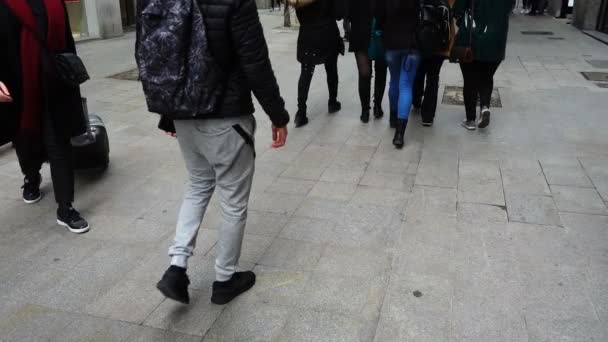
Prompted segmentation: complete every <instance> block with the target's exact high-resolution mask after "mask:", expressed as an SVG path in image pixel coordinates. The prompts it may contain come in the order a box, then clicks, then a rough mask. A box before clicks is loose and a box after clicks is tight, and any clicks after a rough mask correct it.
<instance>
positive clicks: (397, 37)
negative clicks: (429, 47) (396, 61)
mask: <svg viewBox="0 0 608 342" xmlns="http://www.w3.org/2000/svg"><path fill="white" fill-rule="evenodd" d="M419 13H420V0H376V18H377V20H378V29H380V30H383V31H384V46H385V48H386V49H387V50H409V49H416V48H417V45H418V44H417V42H416V28H417V27H418V16H419Z"/></svg>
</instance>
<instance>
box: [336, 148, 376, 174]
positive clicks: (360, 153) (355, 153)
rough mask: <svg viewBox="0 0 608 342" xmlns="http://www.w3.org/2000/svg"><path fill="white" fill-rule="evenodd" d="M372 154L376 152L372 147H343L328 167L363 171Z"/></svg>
mask: <svg viewBox="0 0 608 342" xmlns="http://www.w3.org/2000/svg"><path fill="white" fill-rule="evenodd" d="M374 152H376V149H375V148H374V147H362V146H348V145H344V146H343V147H342V149H341V150H340V152H339V153H338V154H337V155H336V156H335V158H334V160H333V161H332V163H331V165H330V166H331V167H335V168H342V169H356V170H361V169H365V168H366V167H367V165H368V164H369V162H370V161H371V159H372V156H373V155H374Z"/></svg>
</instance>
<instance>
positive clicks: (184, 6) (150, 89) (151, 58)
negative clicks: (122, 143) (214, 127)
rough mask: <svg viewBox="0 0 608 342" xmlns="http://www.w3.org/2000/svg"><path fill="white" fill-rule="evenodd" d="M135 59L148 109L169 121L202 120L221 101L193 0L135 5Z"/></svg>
mask: <svg viewBox="0 0 608 342" xmlns="http://www.w3.org/2000/svg"><path fill="white" fill-rule="evenodd" d="M137 7H138V8H137V30H136V34H137V39H136V43H135V59H136V61H137V66H138V68H139V78H140V81H141V83H142V86H143V90H144V94H145V96H146V102H147V104H148V110H149V111H150V112H153V113H158V114H161V115H164V116H167V117H168V118H171V119H186V118H193V117H204V116H205V115H208V114H211V113H213V112H214V111H215V110H216V109H217V107H218V104H219V102H220V101H221V100H222V98H223V94H224V90H225V87H226V74H225V72H224V71H222V68H221V67H220V66H219V64H218V63H217V62H216V60H215V59H214V57H213V55H212V54H211V51H210V48H209V42H208V40H207V31H206V27H205V21H204V18H203V14H202V12H201V9H200V7H199V5H198V3H197V0H138V1H137Z"/></svg>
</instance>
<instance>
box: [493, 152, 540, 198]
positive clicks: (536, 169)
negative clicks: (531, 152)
mask: <svg viewBox="0 0 608 342" xmlns="http://www.w3.org/2000/svg"><path fill="white" fill-rule="evenodd" d="M500 170H501V173H502V182H503V185H504V189H505V193H506V194H507V195H508V194H510V193H524V194H532V195H545V196H548V195H550V194H551V192H550V191H549V187H548V185H547V182H546V180H545V176H544V174H543V172H542V170H541V168H540V164H539V163H538V161H536V160H516V159H512V160H502V161H501V162H500Z"/></svg>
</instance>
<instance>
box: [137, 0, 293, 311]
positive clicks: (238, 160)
mask: <svg viewBox="0 0 608 342" xmlns="http://www.w3.org/2000/svg"><path fill="white" fill-rule="evenodd" d="M189 4H191V5H189ZM172 5H174V6H176V7H175V8H172V7H171V6H172ZM138 6H139V10H138V13H146V12H148V11H151V12H156V11H159V10H160V11H163V10H167V11H171V12H172V13H175V14H176V15H177V16H183V17H184V18H186V17H190V16H192V17H193V18H194V20H192V21H191V22H190V24H184V25H182V26H179V25H177V26H175V23H174V22H173V21H170V20H167V21H161V22H160V23H159V22H157V21H156V18H155V17H154V18H153V19H152V20H151V21H148V20H149V18H150V17H149V16H144V15H140V16H139V17H138V23H137V37H138V38H137V44H136V57H137V62H138V66H139V70H140V75H141V80H142V85H143V87H144V93H145V95H146V100H147V103H148V108H149V109H150V111H153V112H156V113H159V114H161V122H160V124H159V127H160V128H162V129H164V130H166V131H167V132H169V133H170V134H176V135H177V140H178V142H179V147H180V150H181V152H182V155H183V158H184V162H185V164H186V168H187V169H188V173H189V176H190V179H189V185H188V189H187V191H186V194H185V196H184V200H183V203H182V206H181V209H180V211H179V216H178V220H177V227H176V233H175V242H174V244H173V246H171V248H170V250H169V255H170V257H171V266H170V267H169V269H168V270H167V271H166V272H165V274H164V275H163V277H162V279H161V280H160V282H159V283H158V284H157V288H158V289H159V290H160V291H161V292H162V293H163V294H164V295H165V296H166V297H168V298H171V299H173V300H176V301H179V302H182V303H189V300H190V298H189V295H188V285H189V284H190V282H189V279H188V276H187V268H188V260H189V258H190V257H191V256H192V255H193V253H194V251H195V245H196V239H197V236H198V232H199V228H200V224H201V222H202V220H203V217H204V215H205V212H206V210H207V206H208V205H209V201H210V200H211V196H212V195H213V193H214V192H215V190H216V188H217V191H218V192H219V196H220V206H221V212H222V223H221V226H220V227H219V239H218V242H217V258H216V262H215V272H216V281H215V282H214V283H213V289H212V290H213V292H212V296H211V301H212V302H213V303H215V304H226V303H228V302H230V301H231V300H233V299H234V298H236V297H237V296H238V295H240V294H241V293H243V292H245V291H247V290H249V289H250V288H251V287H253V286H254V284H255V274H254V273H253V272H239V271H238V263H239V258H240V255H241V245H242V242H243V236H244V231H245V224H246V220H247V207H248V201H249V195H250V192H251V185H252V184H251V183H252V179H253V174H254V168H255V165H254V162H255V160H254V159H255V148H254V146H255V144H254V136H255V130H256V123H255V119H254V117H253V115H252V114H253V112H254V106H253V102H252V97H251V93H252V92H253V93H255V95H256V97H257V99H258V101H259V102H260V104H261V105H262V108H263V109H264V111H265V112H266V113H267V114H268V115H269V117H270V120H271V121H272V124H273V126H272V133H273V140H274V143H273V147H281V146H283V145H284V144H285V140H286V138H287V128H286V127H287V124H288V122H289V115H288V114H287V111H286V110H285V103H284V101H283V99H282V98H281V94H280V92H279V87H278V85H277V81H276V78H275V76H274V72H273V70H272V66H271V64H270V59H269V55H268V47H267V44H266V41H265V38H264V33H263V30H262V25H261V23H260V20H259V17H258V12H257V8H256V3H255V1H254V0H222V1H217V0H197V1H195V2H193V3H191V2H190V1H188V0H184V1H179V0H178V1H177V2H175V3H166V2H161V3H158V2H156V1H145V0H141V1H139V2H138ZM156 6H160V7H161V8H158V7H156ZM208 18H212V19H213V20H207V19H208ZM179 22H180V23H188V21H187V20H180V21H179ZM168 35H171V37H172V38H173V39H170V40H166V37H167V36H168ZM167 41H170V42H172V44H166V42H167ZM184 54H186V55H184ZM168 61H169V62H168ZM184 63H188V65H189V68H188V70H189V73H187V74H181V73H180V70H182V69H183V64H184ZM200 76H204V77H203V78H201V77H200ZM176 79H177V81H175V80H176ZM158 84H161V85H162V86H158ZM167 89H172V91H167ZM175 93H178V94H180V95H179V96H174V94H175ZM176 101H178V102H176ZM201 238H207V237H201Z"/></svg>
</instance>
